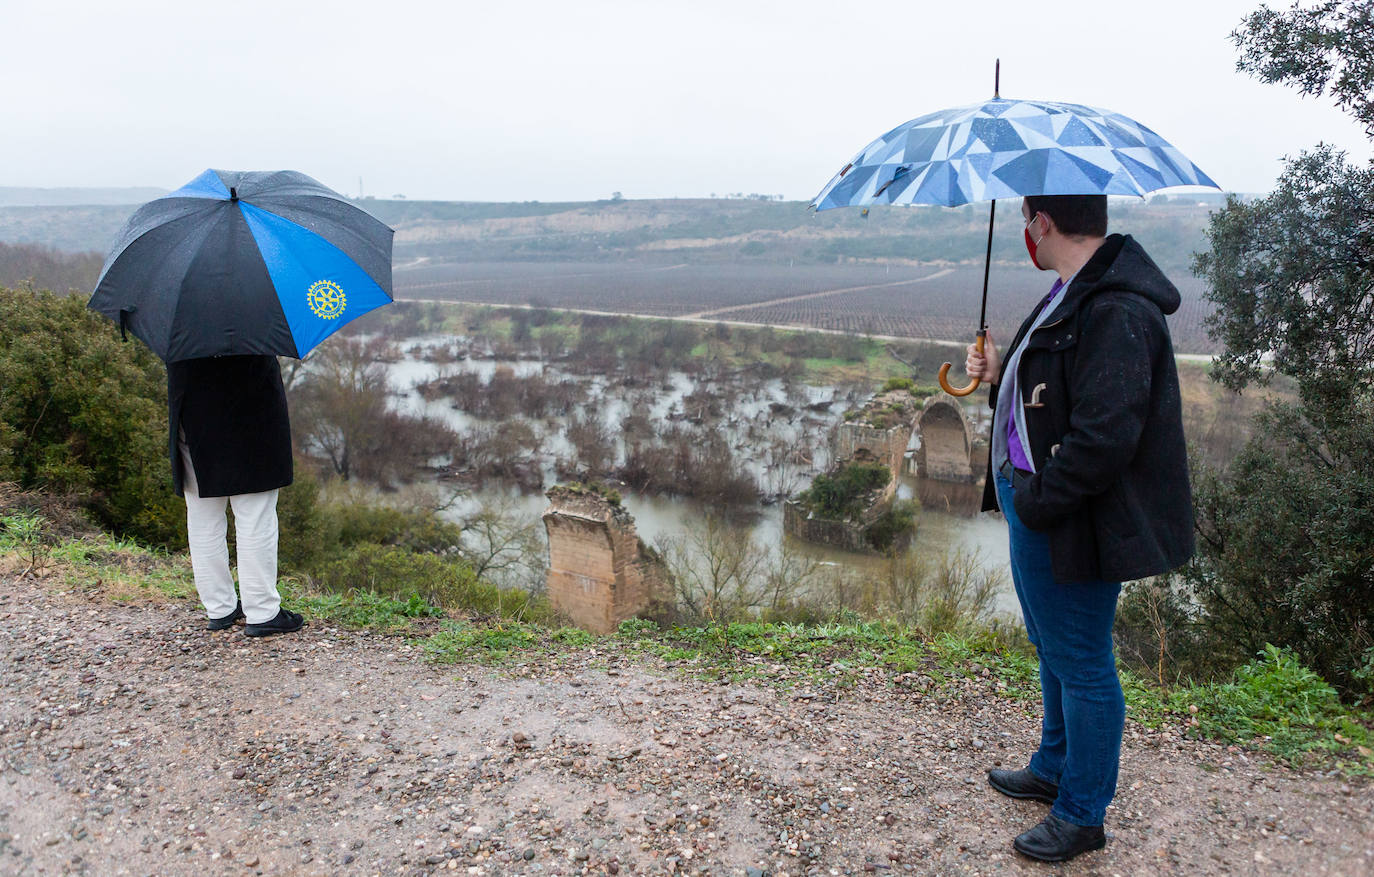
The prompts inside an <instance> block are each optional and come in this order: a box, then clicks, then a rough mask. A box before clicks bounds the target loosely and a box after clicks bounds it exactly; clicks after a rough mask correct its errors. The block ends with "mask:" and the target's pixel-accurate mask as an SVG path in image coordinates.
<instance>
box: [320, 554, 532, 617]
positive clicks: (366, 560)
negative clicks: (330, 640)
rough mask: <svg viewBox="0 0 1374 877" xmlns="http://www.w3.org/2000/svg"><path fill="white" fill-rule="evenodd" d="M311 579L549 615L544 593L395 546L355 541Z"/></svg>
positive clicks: (466, 606)
mask: <svg viewBox="0 0 1374 877" xmlns="http://www.w3.org/2000/svg"><path fill="white" fill-rule="evenodd" d="M314 584H315V586H316V587H318V588H320V589H322V590H325V591H334V592H339V593H347V592H350V591H370V592H372V593H375V594H381V595H383V596H389V597H395V598H400V599H406V598H408V597H409V596H410V595H411V594H419V595H420V596H421V597H422V598H424V599H425V600H427V601H428V602H429V603H431V604H433V605H435V606H440V607H443V608H445V609H458V610H462V611H465V612H472V613H477V614H481V615H494V616H498V617H502V618H522V619H525V620H529V621H539V622H543V621H547V620H549V619H550V618H552V616H553V612H552V609H551V607H550V606H549V604H548V601H547V599H546V598H537V597H534V596H531V595H530V594H528V593H526V592H525V591H519V590H504V589H501V588H498V587H496V586H495V585H492V584H488V583H487V582H484V581H482V580H481V579H479V578H477V576H476V575H475V574H474V573H473V571H472V568H471V567H470V566H468V565H467V564H466V563H465V562H463V561H461V560H456V559H450V558H444V557H437V556H435V555H433V554H417V553H416V552H414V551H412V550H410V549H408V548H401V547H398V546H383V545H376V544H360V545H356V546H354V547H352V548H349V549H345V550H344V551H343V552H342V553H341V554H340V555H338V556H337V557H336V558H334V559H333V560H329V561H327V562H325V563H324V564H322V566H321V568H320V569H319V571H318V573H317V574H316V575H315V576H314Z"/></svg>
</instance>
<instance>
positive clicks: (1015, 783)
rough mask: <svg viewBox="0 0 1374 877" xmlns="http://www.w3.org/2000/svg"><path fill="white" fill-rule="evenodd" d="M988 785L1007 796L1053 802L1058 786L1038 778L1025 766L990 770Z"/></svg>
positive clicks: (1057, 794) (1056, 796)
mask: <svg viewBox="0 0 1374 877" xmlns="http://www.w3.org/2000/svg"><path fill="white" fill-rule="evenodd" d="M988 785H990V786H992V787H993V788H994V789H996V790H997V791H999V792H1001V793H1002V794H1004V795H1006V796H1007V797H1009V798H1029V799H1030V800H1032V801H1040V802H1042V803H1045V804H1053V803H1054V802H1055V799H1057V798H1058V797H1059V786H1057V785H1055V784H1054V783H1051V782H1046V781H1045V780H1042V779H1040V777H1038V776H1036V775H1035V774H1033V773H1031V772H1030V768H1027V767H1023V768H1021V769H1020V770H990V771H988Z"/></svg>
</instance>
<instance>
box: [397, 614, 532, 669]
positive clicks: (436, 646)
mask: <svg viewBox="0 0 1374 877" xmlns="http://www.w3.org/2000/svg"><path fill="white" fill-rule="evenodd" d="M548 636H549V631H548V629H547V628H545V627H541V626H539V625H534V624H525V623H522V622H508V623H504V624H494V625H479V624H471V623H469V622H466V621H449V622H446V623H444V624H443V625H442V626H441V627H440V629H439V630H438V632H436V633H433V634H430V635H429V636H427V637H425V638H424V639H423V640H421V641H420V642H421V646H422V647H423V649H424V653H425V655H426V656H427V657H428V658H429V659H430V660H432V661H436V662H438V663H441V664H457V663H460V662H462V661H476V662H478V663H484V664H492V663H500V662H502V661H505V660H508V659H510V658H513V657H516V656H517V655H523V656H526V657H528V656H532V655H534V654H536V653H538V652H542V651H544V648H543V645H542V643H543V640H544V639H545V638H546V637H548Z"/></svg>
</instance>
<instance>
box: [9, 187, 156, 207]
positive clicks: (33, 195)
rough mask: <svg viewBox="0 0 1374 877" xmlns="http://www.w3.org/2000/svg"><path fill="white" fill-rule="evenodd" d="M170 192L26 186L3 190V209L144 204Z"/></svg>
mask: <svg viewBox="0 0 1374 877" xmlns="http://www.w3.org/2000/svg"><path fill="white" fill-rule="evenodd" d="M165 194H167V190H166V189H154V188H151V187H149V186H135V187H130V188H123V189H94V188H93V189H86V188H63V189H36V188H31V187H26V186H0V207H72V206H77V205H83V204H142V203H143V202H144V201H151V200H152V199H154V198H156V197H158V196H159V195H165Z"/></svg>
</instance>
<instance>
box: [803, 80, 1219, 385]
mask: <svg viewBox="0 0 1374 877" xmlns="http://www.w3.org/2000/svg"><path fill="white" fill-rule="evenodd" d="M1000 73H1001V64H1000V63H999V64H998V65H997V73H996V75H995V78H994V87H993V97H992V100H990V101H985V102H984V103H979V104H972V105H969V106H963V107H955V108H953V109H948V110H941V111H939V112H935V113H931V114H929V115H925V116H921V117H919V118H916V119H912V120H911V121H909V122H907V123H905V124H903V125H899V126H897V127H896V128H894V129H892V130H891V131H889V132H888V133H886V134H884V135H883V136H881V137H879V138H878V139H877V140H874V141H873V142H872V143H870V144H868V145H867V146H865V147H864V148H863V149H862V150H861V151H860V152H859V154H858V155H856V156H854V158H853V159H852V160H851V161H849V162H848V163H847V164H846V165H845V166H844V167H843V168H841V169H840V172H839V173H838V174H836V175H835V177H834V178H833V179H831V181H830V182H829V183H827V184H826V186H825V188H823V189H821V192H820V194H819V195H817V196H816V197H815V199H814V200H813V201H812V202H811V206H812V207H813V208H815V209H816V210H827V209H829V208H831V207H854V206H864V207H867V206H870V205H873V204H939V205H944V206H946V207H957V206H959V205H961V204H968V203H970V202H973V201H991V202H992V204H991V206H990V208H989V210H988V246H987V256H986V258H985V261H984V265H983V305H982V311H981V312H980V315H979V318H978V336H977V341H976V342H975V343H976V345H977V349H978V351H979V352H980V353H981V352H982V350H983V344H984V341H985V339H986V338H987V328H988V324H987V310H988V270H989V268H990V266H991V262H992V230H993V223H994V219H995V217H996V215H997V199H998V198H1011V197H1021V196H1025V195H1135V196H1138V197H1143V196H1144V195H1145V194H1146V193H1148V192H1153V191H1155V190H1156V189H1164V188H1168V187H1170V186H1211V187H1212V188H1220V186H1218V185H1217V184H1216V183H1214V182H1212V179H1211V178H1210V177H1208V176H1207V175H1206V174H1205V173H1203V172H1202V171H1201V170H1200V169H1199V168H1198V167H1197V165H1195V164H1193V163H1192V162H1191V161H1189V160H1188V159H1187V158H1185V157H1184V155H1183V154H1182V153H1181V152H1179V151H1178V150H1177V149H1175V148H1174V147H1173V146H1170V145H1169V144H1168V143H1167V142H1165V140H1164V139H1163V138H1162V137H1160V136H1159V135H1158V134H1156V133H1155V132H1153V131H1151V130H1150V129H1149V128H1146V127H1145V126H1144V125H1142V124H1140V123H1139V122H1135V121H1132V120H1131V119H1128V118H1126V117H1125V116H1122V115H1120V114H1117V113H1112V112H1109V111H1107V110H1100V109H1094V108H1092V107H1086V106H1082V105H1080V104H1066V103H1055V102H1051V101H1028V100H1008V99H1006V98H1003V97H1001V95H1000V93H999V91H1000V89H999V85H1000ZM949 369H950V364H949V363H945V364H944V365H943V366H941V368H940V387H941V388H942V389H943V390H944V391H945V392H946V393H949V394H950V395H953V396H967V395H968V394H970V393H972V392H973V391H974V390H976V389H978V384H979V381H978V379H977V378H974V379H973V381H972V383H970V384H969V385H968V386H967V387H963V388H956V387H952V386H950V384H949V381H948V379H947V377H946V376H947V375H948V373H949Z"/></svg>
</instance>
